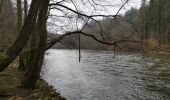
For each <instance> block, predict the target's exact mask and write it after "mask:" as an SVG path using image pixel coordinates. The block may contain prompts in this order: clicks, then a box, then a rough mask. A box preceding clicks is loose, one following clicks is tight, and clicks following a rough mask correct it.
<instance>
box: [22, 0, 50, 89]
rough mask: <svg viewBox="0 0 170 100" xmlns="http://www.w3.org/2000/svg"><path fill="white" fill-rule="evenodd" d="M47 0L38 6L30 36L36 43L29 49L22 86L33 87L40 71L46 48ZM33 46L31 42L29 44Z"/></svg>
mask: <svg viewBox="0 0 170 100" xmlns="http://www.w3.org/2000/svg"><path fill="white" fill-rule="evenodd" d="M48 4H49V0H44V1H42V2H41V4H40V7H39V14H38V22H37V29H36V31H35V33H34V36H35V37H36V38H35V37H32V39H33V41H35V43H37V46H36V49H33V50H32V51H31V53H30V54H31V55H30V61H29V62H30V63H29V65H28V70H27V71H26V74H25V78H24V80H23V88H25V89H34V88H35V84H36V81H37V79H38V78H39V76H40V75H39V74H40V71H41V67H42V64H43V58H44V54H45V50H46V43H47V28H46V21H47V11H48ZM31 45H32V46H33V44H31Z"/></svg>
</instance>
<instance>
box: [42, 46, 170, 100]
mask: <svg viewBox="0 0 170 100" xmlns="http://www.w3.org/2000/svg"><path fill="white" fill-rule="evenodd" d="M41 76H42V78H43V79H45V80H46V81H47V82H48V83H49V84H50V85H52V86H54V88H56V89H57V92H60V93H61V95H62V96H64V97H66V98H67V99H68V100H170V58H169V57H167V55H166V56H157V57H151V56H148V55H143V54H140V53H116V56H115V58H114V53H113V52H110V51H93V50H82V59H81V62H80V63H79V62H78V51H76V50H55V49H51V50H49V51H47V55H46V56H45V61H44V66H43V69H42V73H41Z"/></svg>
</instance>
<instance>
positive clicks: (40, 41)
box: [0, 0, 135, 89]
mask: <svg viewBox="0 0 170 100" xmlns="http://www.w3.org/2000/svg"><path fill="white" fill-rule="evenodd" d="M84 2H85V1H84V0H82V1H81V2H80V3H82V4H83V5H85V6H86V4H85V3H84ZM67 3H70V4H72V5H73V6H74V8H71V7H69V6H68V5H65V4H67ZM88 3H89V4H92V5H94V6H92V8H93V10H92V12H93V11H94V10H96V8H98V6H99V7H101V8H104V7H106V4H100V3H99V2H96V1H92V3H91V2H89V1H88ZM126 3H128V0H125V1H124V2H123V4H122V6H120V8H119V9H118V11H117V13H116V14H114V15H105V14H94V13H91V14H89V13H88V12H85V13H83V12H82V11H83V9H81V8H78V5H79V4H78V3H77V4H76V2H74V1H73V0H70V1H65V0H61V1H58V2H57V1H53V2H52V3H50V4H49V0H32V2H31V6H30V9H29V13H28V15H27V16H26V19H25V20H24V24H23V26H22V29H21V31H20V33H19V35H18V37H17V39H16V41H15V42H14V44H13V45H12V46H11V47H10V48H9V49H8V50H7V52H6V53H5V54H4V56H3V57H1V58H0V71H3V70H4V69H5V68H6V67H7V66H8V65H9V64H10V63H11V62H12V61H13V60H14V59H15V58H16V57H17V56H18V55H19V54H20V53H21V51H22V49H23V48H24V46H25V45H26V44H27V43H28V40H29V38H30V37H31V38H30V40H33V41H30V42H34V43H35V44H34V45H32V44H31V45H30V48H29V50H28V52H30V55H29V61H28V62H29V63H27V64H26V65H27V70H26V72H25V73H26V74H25V78H24V80H23V86H24V88H26V89H33V88H34V87H35V83H36V80H37V79H38V78H39V73H40V71H41V67H42V64H43V58H44V54H45V51H46V50H47V49H49V48H51V47H52V46H53V45H54V44H55V43H57V42H59V41H61V40H62V39H63V38H64V37H66V36H69V35H72V34H81V35H84V36H87V37H90V38H92V39H94V40H96V41H97V42H99V43H102V44H106V45H114V46H115V47H119V46H118V45H117V43H120V42H135V41H130V40H127V39H122V40H118V41H114V42H112V43H110V42H105V41H103V39H99V38H97V37H95V36H94V35H93V34H88V33H86V32H84V30H83V29H84V26H86V25H87V24H89V21H92V20H93V21H95V22H96V23H97V24H98V26H99V27H100V34H101V37H102V38H103V33H102V27H101V23H100V22H99V21H98V20H97V19H98V18H107V17H110V18H115V19H116V17H117V16H118V14H119V12H120V10H121V9H122V8H123V7H124V5H125V4H126ZM107 6H108V5H107ZM110 6H113V5H110ZM48 8H49V9H48ZM51 10H57V11H58V12H60V14H59V13H57V15H51V13H50V11H51ZM87 10H88V9H87ZM98 10H101V9H98ZM25 11H26V10H25ZM47 15H49V16H57V18H59V19H60V18H64V19H69V20H73V22H75V24H73V25H72V24H70V26H74V27H73V29H72V30H73V31H70V30H67V31H66V33H65V34H63V35H61V36H59V37H58V38H55V39H53V40H51V41H49V42H48V43H47V26H46V23H47V18H49V17H48V16H47ZM55 21H60V20H55ZM62 21H64V20H62ZM78 22H81V23H83V24H82V25H80V23H78ZM62 23H63V22H61V23H60V24H62ZM54 24H56V23H54ZM56 26H57V25H56ZM58 26H60V25H58ZM79 26H81V28H79ZM61 27H62V26H60V28H61ZM64 27H66V26H64ZM79 42H80V39H79ZM79 47H80V46H79ZM79 49H80V48H79ZM28 83H29V84H28Z"/></svg>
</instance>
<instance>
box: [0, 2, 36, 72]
mask: <svg viewBox="0 0 170 100" xmlns="http://www.w3.org/2000/svg"><path fill="white" fill-rule="evenodd" d="M38 5H39V0H32V3H31V6H30V10H29V13H28V16H27V19H26V21H25V23H24V25H23V27H22V30H21V32H20V33H19V35H18V37H17V39H16V41H15V42H14V44H13V45H12V46H11V47H10V48H9V49H8V50H7V52H6V53H5V54H4V56H3V57H1V58H0V72H2V71H3V70H4V69H5V68H6V67H8V65H9V64H10V63H11V62H12V61H13V60H14V59H15V58H16V57H17V56H18V55H19V53H20V52H21V51H22V49H23V47H24V46H25V45H26V43H27V41H28V39H29V36H30V34H31V33H32V29H33V28H34V27H33V25H34V23H35V21H36V18H37V12H38Z"/></svg>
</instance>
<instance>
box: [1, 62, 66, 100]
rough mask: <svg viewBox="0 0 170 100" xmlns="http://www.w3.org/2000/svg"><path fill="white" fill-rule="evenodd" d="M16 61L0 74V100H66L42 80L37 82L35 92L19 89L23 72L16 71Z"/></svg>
mask: <svg viewBox="0 0 170 100" xmlns="http://www.w3.org/2000/svg"><path fill="white" fill-rule="evenodd" d="M17 67H18V60H17V59H16V60H15V61H14V62H13V63H12V64H11V65H9V67H8V68H7V69H5V70H4V71H3V72H1V73H0V80H1V81H0V100H4V99H5V100H6V99H10V100H66V99H65V98H63V97H61V96H60V94H59V93H56V90H55V89H53V87H52V86H49V85H48V83H46V82H45V81H44V80H42V79H40V80H38V82H37V84H36V89H35V90H24V89H22V88H21V80H22V76H23V74H24V73H23V72H22V71H20V70H17V69H18V68H17Z"/></svg>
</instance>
